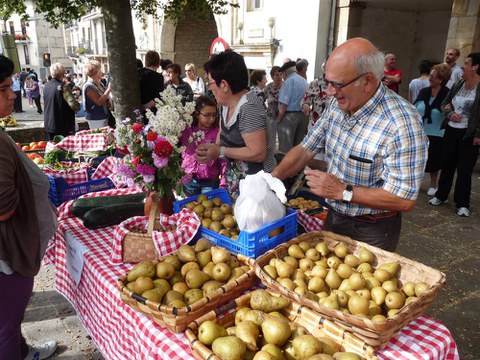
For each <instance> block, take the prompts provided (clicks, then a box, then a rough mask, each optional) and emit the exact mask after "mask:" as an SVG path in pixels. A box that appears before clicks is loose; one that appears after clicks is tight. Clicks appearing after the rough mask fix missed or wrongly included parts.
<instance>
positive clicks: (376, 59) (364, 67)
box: [355, 50, 385, 83]
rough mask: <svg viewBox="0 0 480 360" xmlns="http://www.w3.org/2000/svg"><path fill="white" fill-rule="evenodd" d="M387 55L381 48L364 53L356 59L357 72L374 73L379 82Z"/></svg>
mask: <svg viewBox="0 0 480 360" xmlns="http://www.w3.org/2000/svg"><path fill="white" fill-rule="evenodd" d="M384 59H385V55H384V54H383V53H382V52H381V51H380V50H375V51H373V52H371V53H368V54H363V55H360V56H358V57H357V58H356V59H355V70H356V72H357V74H359V75H360V74H365V73H372V74H373V75H374V76H375V79H376V80H377V82H378V83H380V81H381V80H382V77H383V69H384V66H385V60H384Z"/></svg>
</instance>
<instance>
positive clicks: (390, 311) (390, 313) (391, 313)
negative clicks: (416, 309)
mask: <svg viewBox="0 0 480 360" xmlns="http://www.w3.org/2000/svg"><path fill="white" fill-rule="evenodd" d="M399 311H400V309H390V310H388V312H387V316H388V317H392V316H394V315H396V314H398V312H399Z"/></svg>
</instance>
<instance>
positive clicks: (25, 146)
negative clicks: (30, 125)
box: [22, 145, 31, 151]
mask: <svg viewBox="0 0 480 360" xmlns="http://www.w3.org/2000/svg"><path fill="white" fill-rule="evenodd" d="M22 150H23V151H28V150H31V149H30V146H28V145H24V146H22Z"/></svg>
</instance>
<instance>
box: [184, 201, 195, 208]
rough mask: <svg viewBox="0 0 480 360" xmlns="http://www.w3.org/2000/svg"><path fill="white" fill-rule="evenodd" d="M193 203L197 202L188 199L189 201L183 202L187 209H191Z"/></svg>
mask: <svg viewBox="0 0 480 360" xmlns="http://www.w3.org/2000/svg"><path fill="white" fill-rule="evenodd" d="M195 205H197V203H196V202H195V201H190V202H189V203H186V204H185V207H186V208H187V209H189V210H193V208H194V207H195Z"/></svg>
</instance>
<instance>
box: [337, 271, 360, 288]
mask: <svg viewBox="0 0 480 360" xmlns="http://www.w3.org/2000/svg"><path fill="white" fill-rule="evenodd" d="M337 272H338V271H337ZM348 286H349V288H350V289H352V290H359V289H362V288H363V287H364V286H365V278H364V277H363V276H362V274H359V273H354V274H352V275H351V276H350V277H349V278H348Z"/></svg>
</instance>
